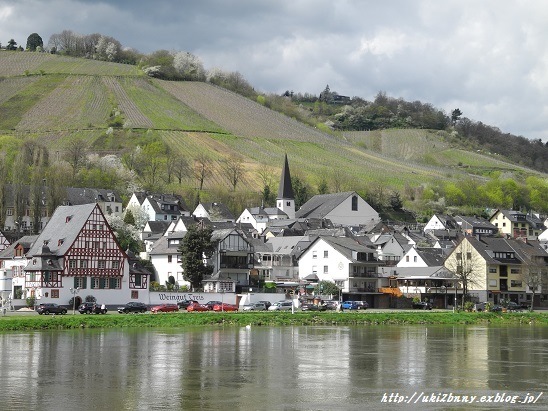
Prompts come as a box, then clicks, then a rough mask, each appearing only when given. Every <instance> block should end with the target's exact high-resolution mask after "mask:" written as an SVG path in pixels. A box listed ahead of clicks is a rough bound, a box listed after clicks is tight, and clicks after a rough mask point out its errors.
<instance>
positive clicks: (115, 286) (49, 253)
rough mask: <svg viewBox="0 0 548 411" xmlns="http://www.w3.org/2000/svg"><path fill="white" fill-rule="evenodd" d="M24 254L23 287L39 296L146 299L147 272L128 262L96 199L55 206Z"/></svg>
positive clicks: (116, 300) (42, 299)
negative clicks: (76, 203)
mask: <svg viewBox="0 0 548 411" xmlns="http://www.w3.org/2000/svg"><path fill="white" fill-rule="evenodd" d="M26 257H27V265H26V266H25V267H24V269H23V272H24V275H25V278H24V289H25V291H26V293H27V295H28V294H29V293H30V295H31V296H34V297H36V299H37V302H54V303H58V304H61V305H66V304H67V303H68V301H69V300H70V299H71V297H73V296H75V299H76V300H77V301H78V302H79V301H82V300H84V299H85V297H86V296H88V295H92V296H94V297H95V298H96V299H97V301H99V302H101V303H105V304H120V303H124V302H127V301H131V300H135V301H144V302H148V299H149V295H148V282H149V273H147V272H146V270H143V268H142V267H140V266H139V264H138V262H137V261H135V260H134V261H132V262H131V264H130V262H129V259H128V256H127V255H126V253H125V252H124V250H122V249H121V248H120V245H119V244H118V242H117V240H116V237H115V235H114V232H113V231H112V229H111V228H110V226H109V224H108V222H107V220H106V219H105V216H104V214H103V212H102V211H101V209H100V208H99V206H98V205H97V204H84V205H80V206H60V207H58V208H57V209H56V210H55V212H54V213H53V215H52V217H51V219H50V221H49V222H48V224H47V226H46V227H45V228H44V229H43V231H42V233H41V234H40V235H39V236H38V237H37V238H36V241H34V243H33V244H32V245H31V246H30V248H29V249H28V251H27V252H26ZM14 285H15V283H14ZM73 293H74V294H73Z"/></svg>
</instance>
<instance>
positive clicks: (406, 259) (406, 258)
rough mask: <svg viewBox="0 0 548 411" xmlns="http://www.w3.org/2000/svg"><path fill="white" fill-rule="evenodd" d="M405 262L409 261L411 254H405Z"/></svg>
mask: <svg viewBox="0 0 548 411" xmlns="http://www.w3.org/2000/svg"><path fill="white" fill-rule="evenodd" d="M405 262H406V263H408V262H409V256H408V255H406V256H405Z"/></svg>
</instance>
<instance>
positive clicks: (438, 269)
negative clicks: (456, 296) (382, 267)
mask: <svg viewBox="0 0 548 411" xmlns="http://www.w3.org/2000/svg"><path fill="white" fill-rule="evenodd" d="M390 268H391V271H395V272H396V276H397V277H398V279H405V278H409V279H419V278H420V279H432V278H434V279H436V278H456V277H455V275H454V274H453V273H452V272H451V271H450V270H448V269H447V268H445V267H444V266H433V267H390ZM391 274H392V273H391ZM409 288H413V286H410V287H409Z"/></svg>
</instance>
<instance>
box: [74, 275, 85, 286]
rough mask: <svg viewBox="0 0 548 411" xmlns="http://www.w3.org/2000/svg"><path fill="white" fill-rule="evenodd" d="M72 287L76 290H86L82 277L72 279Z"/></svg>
mask: <svg viewBox="0 0 548 411" xmlns="http://www.w3.org/2000/svg"><path fill="white" fill-rule="evenodd" d="M74 286H75V287H76V288H86V282H85V278H84V277H74Z"/></svg>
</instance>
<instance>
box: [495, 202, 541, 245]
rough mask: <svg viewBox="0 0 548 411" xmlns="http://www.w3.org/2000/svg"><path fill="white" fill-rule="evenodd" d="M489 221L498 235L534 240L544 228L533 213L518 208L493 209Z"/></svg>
mask: <svg viewBox="0 0 548 411" xmlns="http://www.w3.org/2000/svg"><path fill="white" fill-rule="evenodd" d="M489 221H490V222H491V223H492V224H493V225H494V226H495V227H497V230H498V232H499V234H500V235H504V236H509V237H512V238H527V239H529V240H535V239H537V237H538V236H539V235H540V234H541V233H542V232H543V231H544V230H545V229H546V226H545V225H544V221H542V220H541V219H540V218H539V217H538V216H536V215H535V214H533V213H524V212H521V211H519V210H502V209H499V210H495V211H494V212H493V214H492V215H491V217H490V218H489Z"/></svg>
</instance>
